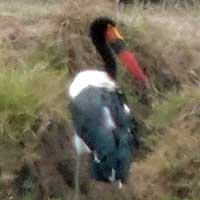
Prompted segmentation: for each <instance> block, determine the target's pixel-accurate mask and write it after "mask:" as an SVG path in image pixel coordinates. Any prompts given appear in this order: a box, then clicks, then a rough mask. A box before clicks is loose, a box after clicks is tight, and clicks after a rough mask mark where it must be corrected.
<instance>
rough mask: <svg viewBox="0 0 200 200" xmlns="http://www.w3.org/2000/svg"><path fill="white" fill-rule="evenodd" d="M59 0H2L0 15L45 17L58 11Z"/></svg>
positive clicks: (24, 17)
mask: <svg viewBox="0 0 200 200" xmlns="http://www.w3.org/2000/svg"><path fill="white" fill-rule="evenodd" d="M60 2H61V1H59V0H55V1H48V2H47V1H42V0H36V1H32V0H28V1H25V0H20V1H14V0H7V1H6V0H2V1H1V4H0V13H1V16H14V17H21V18H23V19H30V18H33V17H46V16H50V15H54V14H56V12H58V11H59V3H60Z"/></svg>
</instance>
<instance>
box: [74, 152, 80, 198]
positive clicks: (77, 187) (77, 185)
mask: <svg viewBox="0 0 200 200" xmlns="http://www.w3.org/2000/svg"><path fill="white" fill-rule="evenodd" d="M80 160H81V155H80V154H79V153H77V155H76V169H75V176H74V183H75V184H74V185H75V196H74V200H79V193H80Z"/></svg>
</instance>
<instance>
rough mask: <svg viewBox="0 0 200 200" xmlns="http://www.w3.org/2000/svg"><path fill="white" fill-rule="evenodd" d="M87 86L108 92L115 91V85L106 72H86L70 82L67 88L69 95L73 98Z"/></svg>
mask: <svg viewBox="0 0 200 200" xmlns="http://www.w3.org/2000/svg"><path fill="white" fill-rule="evenodd" d="M88 86H95V87H102V88H106V89H108V90H110V91H114V90H115V89H116V83H115V81H113V80H112V79H111V78H110V77H109V76H108V74H107V73H106V72H103V71H98V70H87V71H83V72H80V73H79V74H78V75H77V76H76V77H75V79H74V80H73V81H72V83H71V85H70V87H69V95H70V97H71V98H75V97H76V96H77V95H78V94H79V93H80V92H81V91H82V90H83V89H85V88H87V87H88Z"/></svg>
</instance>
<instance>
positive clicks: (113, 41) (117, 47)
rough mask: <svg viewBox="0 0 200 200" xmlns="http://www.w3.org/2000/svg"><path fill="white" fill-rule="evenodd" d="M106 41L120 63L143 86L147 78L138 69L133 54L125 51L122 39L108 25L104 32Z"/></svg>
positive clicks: (113, 28)
mask: <svg viewBox="0 0 200 200" xmlns="http://www.w3.org/2000/svg"><path fill="white" fill-rule="evenodd" d="M106 41H107V43H108V44H109V45H110V46H111V48H112V49H113V50H114V51H115V53H116V54H117V55H118V56H119V58H120V60H121V62H122V63H123V64H124V65H125V66H126V67H127V68H128V69H129V70H130V71H131V73H132V74H133V75H134V76H135V77H136V78H137V79H139V80H141V81H142V82H143V83H144V84H145V85H146V84H147V83H148V78H147V76H146V75H145V74H144V72H143V70H142V69H141V68H140V66H139V64H138V62H137V60H136V58H135V56H134V54H133V53H132V52H131V51H130V50H128V49H127V47H126V44H125V42H124V40H123V37H122V36H121V35H120V33H119V32H118V30H117V28H116V27H115V26H112V25H108V27H107V31H106Z"/></svg>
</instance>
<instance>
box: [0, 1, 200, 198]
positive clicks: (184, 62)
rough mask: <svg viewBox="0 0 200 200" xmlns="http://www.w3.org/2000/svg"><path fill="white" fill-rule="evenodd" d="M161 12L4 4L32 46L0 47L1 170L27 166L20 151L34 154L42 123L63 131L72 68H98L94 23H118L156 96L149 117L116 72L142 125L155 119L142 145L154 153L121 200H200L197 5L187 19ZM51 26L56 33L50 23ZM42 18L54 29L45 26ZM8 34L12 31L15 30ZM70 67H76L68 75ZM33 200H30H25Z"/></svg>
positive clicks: (183, 13) (3, 43) (129, 82)
mask: <svg viewBox="0 0 200 200" xmlns="http://www.w3.org/2000/svg"><path fill="white" fill-rule="evenodd" d="M105 2H107V1H105ZM79 3H80V4H79ZM164 3H165V5H164ZM164 3H163V5H161V7H154V6H153V5H151V4H149V5H148V6H147V8H146V9H144V5H142V4H139V3H138V4H136V5H134V6H133V7H132V8H130V10H128V11H127V12H126V13H124V14H121V15H119V16H115V13H114V12H113V11H111V8H113V7H110V6H112V4H109V5H107V3H106V4H104V1H101V2H99V1H98V0H96V1H92V3H91V1H89V0H88V1H80V0H77V1H73V2H72V1H65V2H64V4H62V5H60V4H59V2H58V1H55V2H53V1H51V2H49V3H44V2H43V1H34V2H33V1H31V0H30V1H26V2H25V1H23V0H21V1H11V0H10V1H1V3H0V12H1V15H4V16H5V15H6V16H10V15H11V16H14V17H16V18H17V19H19V18H20V21H22V23H21V25H22V30H23V31H22V33H23V34H24V35H25V36H26V37H25V38H24V37H23V34H22V36H20V37H17V39H16V40H14V41H13V40H12V39H9V37H8V38H6V39H5V38H4V39H2V38H0V59H1V63H0V144H1V145H0V157H1V161H0V167H2V169H3V170H5V169H6V170H7V171H9V170H10V171H12V170H13V168H15V167H16V166H19V165H20V163H21V162H22V160H23V158H20V157H22V156H23V155H24V152H23V149H21V147H19V142H20V141H23V142H25V143H26V142H27V143H28V144H29V145H30V147H27V148H26V149H28V148H31V149H34V145H35V143H37V142H38V140H37V139H38V137H37V132H34V130H33V126H34V125H35V122H36V121H37V120H38V118H41V117H46V116H47V117H53V118H62V119H65V121H66V120H67V119H69V118H70V115H69V113H68V112H67V110H66V105H67V100H66V99H65V94H64V88H65V85H66V84H68V82H69V81H70V79H71V77H70V75H69V73H68V67H72V68H73V67H74V66H76V65H78V66H79V64H80V66H81V65H82V64H84V67H85V66H86V67H88V66H89V67H91V68H92V67H93V66H94V65H96V64H99V65H101V62H100V61H99V58H98V56H96V52H95V51H94V49H92V48H90V46H89V44H88V43H89V41H90V40H89V39H88V38H87V33H88V32H87V31H88V26H89V23H90V22H91V21H92V20H93V18H95V17H96V16H99V15H100V14H101V15H103V14H106V15H109V16H112V17H113V18H114V19H117V21H118V24H119V27H120V28H121V29H122V32H123V33H124V36H125V40H126V41H127V43H128V45H129V48H130V49H132V50H133V51H134V52H135V54H136V57H137V59H138V60H139V63H140V64H141V66H142V67H144V68H146V71H147V73H148V75H149V77H150V81H151V83H152V85H153V86H154V87H153V89H152V90H151V95H152V97H153V98H152V100H153V104H152V108H150V107H149V105H146V107H145V106H144V104H143V105H141V104H140V99H139V98H140V97H139V96H138V95H137V91H136V90H135V89H136V85H135V82H134V80H133V79H132V77H131V76H130V75H129V74H128V73H127V72H125V70H119V73H120V76H119V80H118V82H119V84H120V85H122V87H123V90H124V91H125V93H126V95H127V97H128V100H129V104H130V105H131V106H132V105H133V109H134V112H137V113H138V114H139V115H140V114H141V113H140V112H141V110H142V109H143V110H145V111H146V110H147V109H148V114H147V115H142V114H141V116H142V117H141V118H142V120H144V118H145V117H147V116H148V118H147V119H146V120H147V125H149V126H150V127H151V128H152V133H151V134H149V135H145V136H144V139H145V145H146V146H147V147H148V150H150V152H148V153H147V154H146V156H145V157H143V158H139V159H138V160H137V162H135V165H134V167H133V169H132V170H133V176H134V177H132V176H131V178H130V185H129V186H128V187H127V188H125V192H126V194H123V192H122V193H120V195H118V193H117V192H116V196H119V197H116V199H123V198H124V199H131V198H132V196H134V197H135V198H136V199H137V198H138V199H141V200H155V199H159V200H180V199H184V198H185V199H187V200H197V199H199V191H200V188H199V180H200V177H199V176H198V174H200V172H199V133H198V131H199V128H198V120H199V118H198V116H199V115H198V109H197V108H198V105H199V100H200V96H199V87H198V86H199V85H198V84H199V75H200V71H199V63H200V60H199V47H200V46H199V43H198V42H197V41H199V40H198V38H199V34H198V29H199V28H198V27H199V22H198V17H197V16H199V14H198V13H197V11H196V10H198V5H197V6H196V7H195V8H194V9H192V8H190V7H187V8H184V9H182V8H176V7H174V8H172V6H169V7H170V8H169V7H168V8H167V6H166V5H167V3H166V1H165V2H164ZM78 5H79V6H78ZM61 7H62V8H61ZM175 11H177V12H175ZM77 13H78V15H77ZM49 16H51V17H50V18H48V17H49ZM52 16H55V23H51V22H52V20H53V21H54V18H53V17H52ZM38 17H39V18H41V19H45V20H47V21H42V23H41V22H40V23H41V24H39V25H38ZM21 19H22V20H21ZM23 19H25V20H26V23H24V22H23ZM29 20H30V21H29ZM56 23H57V24H56ZM30 24H31V26H34V27H37V33H38V34H37V36H36V35H34V34H32V33H33V32H31V31H32V29H31V28H30V26H28V25H30ZM47 24H48V25H49V24H50V26H51V27H49V26H47ZM54 25H55V26H54ZM7 26H8V27H9V28H10V22H8V23H7V25H6V27H7ZM27 26H28V28H27ZM43 26H44V27H45V28H46V27H47V29H46V30H45V31H43V30H42V31H41V30H40V29H42V28H43ZM27 30H29V31H30V30H31V31H30V32H29V31H27ZM1 31H2V30H0V32H1ZM62 31H63V32H62ZM0 35H1V34H0ZM16 35H17V34H16ZM27 35H28V36H27ZM61 35H62V36H63V35H64V36H63V37H62V36H61ZM74 35H75V36H76V37H73V36H74ZM17 36H18V35H17ZM194 36H195V37H194ZM74 38H77V40H76V41H75V43H73V44H75V50H77V51H78V56H80V62H79V61H78V59H76V58H79V57H76V55H75V56H74V55H71V57H70V54H68V51H69V50H70V47H71V46H72V47H73V44H72V45H71V43H70V42H73V41H74ZM63 43H64V44H63ZM70 45H71V46H70ZM77 47H79V48H77ZM72 50H74V49H72ZM72 53H73V51H72ZM93 55H95V56H93ZM68 56H69V57H68ZM73 56H74V57H73ZM68 59H69V60H70V59H71V60H72V61H74V63H75V64H74V65H73V63H72V66H68V64H67V61H68ZM77 63H78V64H77ZM78 70H79V69H78ZM75 72H77V71H75ZM139 108H142V109H141V110H140V109H139ZM144 116H145V117H144ZM28 153H29V152H28ZM28 153H27V155H29V154H28ZM33 153H34V152H33ZM13 163H14V164H13ZM15 165H16V166H15ZM95 186H97V194H90V192H89V196H90V195H91V196H90V197H88V198H90V199H95V198H92V197H93V196H92V195H95V196H97V195H99V194H101V193H102V191H103V189H102V188H103V187H101V185H98V183H96V184H95ZM132 186H133V187H132ZM105 187H107V186H105ZM132 188H134V195H132V193H133V192H132ZM112 192H113V191H112V190H109V189H108V190H106V195H108V196H106V195H104V193H102V195H103V198H104V197H105V199H106V198H107V199H110V198H109V197H110V196H112ZM184 192H185V193H184ZM126 195H127V196H129V198H126ZM184 195H185V196H184ZM114 198H115V197H114ZM28 199H32V197H31V196H27V197H24V200H28Z"/></svg>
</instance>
